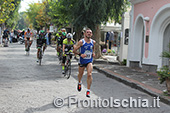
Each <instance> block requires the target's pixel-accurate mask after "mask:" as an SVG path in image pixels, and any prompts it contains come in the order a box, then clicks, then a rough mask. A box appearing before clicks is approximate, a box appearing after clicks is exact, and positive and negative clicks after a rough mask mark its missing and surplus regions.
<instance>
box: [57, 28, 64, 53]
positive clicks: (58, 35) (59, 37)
mask: <svg viewBox="0 0 170 113" xmlns="http://www.w3.org/2000/svg"><path fill="white" fill-rule="evenodd" d="M61 35H62V32H61V31H59V32H58V33H57V35H56V43H57V48H56V50H57V55H58V56H59V54H60V50H61V45H62V41H63V40H62V37H61Z"/></svg>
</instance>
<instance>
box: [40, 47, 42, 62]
mask: <svg viewBox="0 0 170 113" xmlns="http://www.w3.org/2000/svg"><path fill="white" fill-rule="evenodd" d="M41 60H42V50H41V49H40V52H39V65H41Z"/></svg>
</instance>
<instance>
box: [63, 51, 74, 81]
mask: <svg viewBox="0 0 170 113" xmlns="http://www.w3.org/2000/svg"><path fill="white" fill-rule="evenodd" d="M66 55H67V56H66V65H65V74H64V77H66V78H67V79H69V78H70V75H71V58H70V56H71V55H73V53H72V52H67V53H66Z"/></svg>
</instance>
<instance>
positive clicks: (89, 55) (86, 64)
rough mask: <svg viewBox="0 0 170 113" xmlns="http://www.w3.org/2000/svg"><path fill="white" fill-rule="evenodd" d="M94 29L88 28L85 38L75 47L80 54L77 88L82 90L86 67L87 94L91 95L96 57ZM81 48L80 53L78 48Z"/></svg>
mask: <svg viewBox="0 0 170 113" xmlns="http://www.w3.org/2000/svg"><path fill="white" fill-rule="evenodd" d="M92 35H93V34H92V30H91V29H89V28H88V29H86V31H85V33H84V38H83V39H82V40H80V41H79V42H78V45H77V46H76V47H75V48H74V51H73V52H74V53H75V54H78V55H79V56H80V61H79V74H78V86H77V90H78V91H81V79H82V76H83V73H84V70H85V68H86V70H87V92H86V96H87V97H90V86H91V83H92V79H93V78H92V70H93V65H92V62H93V57H95V52H94V46H95V43H96V42H95V41H94V40H92V39H91V37H92ZM78 49H80V53H79V52H77V50H78Z"/></svg>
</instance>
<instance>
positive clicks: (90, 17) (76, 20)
mask: <svg viewBox="0 0 170 113" xmlns="http://www.w3.org/2000/svg"><path fill="white" fill-rule="evenodd" d="M57 3H58V4H59V5H58V6H57V11H56V12H57V13H58V17H59V18H62V15H64V16H65V17H66V19H67V20H68V21H69V23H72V24H73V26H74V27H75V28H76V29H77V30H80V29H82V28H83V27H90V28H91V29H92V30H93V32H94V39H95V40H96V43H97V45H96V58H99V57H100V56H101V50H100V46H99V42H100V25H101V23H106V22H107V21H108V20H109V19H110V20H113V19H114V20H115V22H120V19H121V18H120V17H121V15H122V13H123V12H124V11H125V10H126V7H127V6H128V4H129V2H128V0H60V1H59V2H57Z"/></svg>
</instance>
